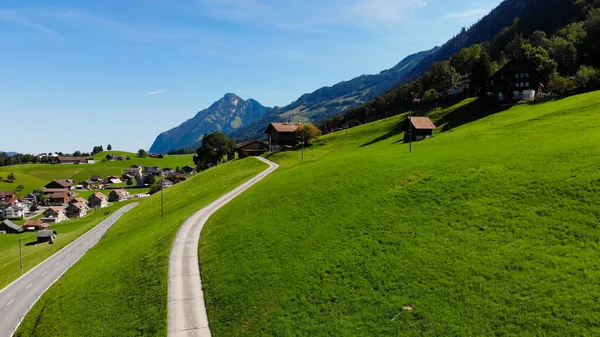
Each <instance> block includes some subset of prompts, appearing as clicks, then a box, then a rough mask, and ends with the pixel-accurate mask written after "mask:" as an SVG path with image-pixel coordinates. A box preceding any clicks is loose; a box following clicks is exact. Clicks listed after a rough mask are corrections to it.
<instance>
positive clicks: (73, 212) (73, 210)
mask: <svg viewBox="0 0 600 337" xmlns="http://www.w3.org/2000/svg"><path fill="white" fill-rule="evenodd" d="M86 203H87V202H76V203H72V204H70V205H69V206H68V207H67V208H66V213H67V217H68V218H75V219H78V218H83V217H84V216H86V215H87V210H88V207H87V206H86Z"/></svg>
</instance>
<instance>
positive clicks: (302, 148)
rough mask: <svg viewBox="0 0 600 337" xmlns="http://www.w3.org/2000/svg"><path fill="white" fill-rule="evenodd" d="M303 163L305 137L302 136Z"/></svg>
mask: <svg viewBox="0 0 600 337" xmlns="http://www.w3.org/2000/svg"><path fill="white" fill-rule="evenodd" d="M302 161H304V135H303V136H302Z"/></svg>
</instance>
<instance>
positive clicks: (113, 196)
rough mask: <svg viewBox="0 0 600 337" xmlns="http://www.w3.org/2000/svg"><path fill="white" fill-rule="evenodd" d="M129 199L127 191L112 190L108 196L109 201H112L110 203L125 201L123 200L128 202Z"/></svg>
mask: <svg viewBox="0 0 600 337" xmlns="http://www.w3.org/2000/svg"><path fill="white" fill-rule="evenodd" d="M128 197H129V192H127V191H125V190H122V189H118V190H112V191H111V192H110V193H109V194H108V201H110V202H117V201H123V200H127V198H128Z"/></svg>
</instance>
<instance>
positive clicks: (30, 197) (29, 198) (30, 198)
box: [23, 193, 41, 204]
mask: <svg viewBox="0 0 600 337" xmlns="http://www.w3.org/2000/svg"><path fill="white" fill-rule="evenodd" d="M40 196H41V194H40V193H28V194H25V196H24V197H23V202H25V203H26V204H27V203H28V202H29V203H31V204H35V203H38V202H39V201H40Z"/></svg>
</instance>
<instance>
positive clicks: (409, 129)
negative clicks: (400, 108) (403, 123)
mask: <svg viewBox="0 0 600 337" xmlns="http://www.w3.org/2000/svg"><path fill="white" fill-rule="evenodd" d="M411 118H412V113H409V114H408V138H409V139H410V153H412V121H411Z"/></svg>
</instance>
